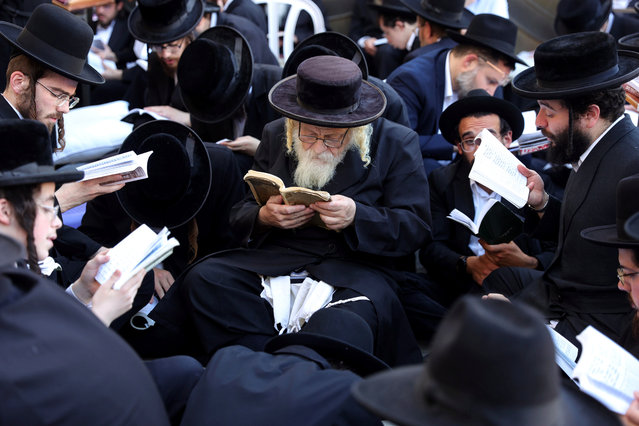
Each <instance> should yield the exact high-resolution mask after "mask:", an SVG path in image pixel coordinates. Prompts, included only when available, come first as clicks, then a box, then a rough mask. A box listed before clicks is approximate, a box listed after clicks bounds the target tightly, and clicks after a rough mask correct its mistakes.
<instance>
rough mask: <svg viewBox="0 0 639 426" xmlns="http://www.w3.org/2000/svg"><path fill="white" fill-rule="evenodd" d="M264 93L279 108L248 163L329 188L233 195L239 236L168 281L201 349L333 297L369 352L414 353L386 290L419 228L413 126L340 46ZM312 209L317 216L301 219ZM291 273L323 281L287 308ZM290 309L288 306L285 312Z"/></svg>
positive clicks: (420, 236) (425, 219) (237, 339)
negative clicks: (236, 245) (316, 198)
mask: <svg viewBox="0 0 639 426" xmlns="http://www.w3.org/2000/svg"><path fill="white" fill-rule="evenodd" d="M269 99H270V102H271V104H272V105H273V107H274V108H275V109H276V110H277V111H279V112H280V113H282V114H283V115H284V116H285V117H286V118H284V119H279V120H276V121H274V122H271V123H269V124H268V125H267V126H266V128H265V130H264V135H263V139H262V143H261V144H260V146H259V148H258V150H257V152H256V155H255V163H254V166H253V168H254V169H255V170H257V171H261V172H267V173H271V174H273V175H276V176H278V177H279V178H280V179H282V181H283V182H284V184H285V185H286V186H287V187H290V186H305V187H310V188H313V189H321V190H323V191H326V192H328V193H329V194H330V196H331V198H330V200H329V201H326V202H316V203H312V204H310V205H309V206H305V205H285V204H283V203H282V197H281V196H280V195H276V196H271V197H270V198H269V199H268V201H267V202H266V204H264V205H260V204H258V203H257V202H256V200H255V199H254V197H253V195H252V194H249V195H248V196H247V197H246V198H245V199H244V200H243V201H241V202H240V203H238V204H236V205H235V207H234V210H233V211H232V213H231V226H232V227H233V229H234V230H235V231H236V233H237V234H238V235H240V236H242V237H243V242H244V245H245V246H246V248H241V249H237V250H230V251H226V252H220V253H217V254H215V255H212V256H211V257H209V258H207V259H205V260H204V261H202V262H200V263H199V264H197V265H196V266H194V267H193V268H192V269H190V270H189V271H187V272H186V273H185V274H184V275H183V276H182V277H181V279H180V280H178V281H176V285H179V286H180V287H178V288H181V290H182V291H181V293H183V294H185V297H186V302H187V304H188V309H189V312H190V314H191V315H192V318H193V320H194V323H195V326H196V330H197V331H198V334H199V338H200V340H201V342H202V343H203V345H204V347H205V350H206V351H207V353H209V354H212V353H213V352H214V351H215V350H217V349H219V348H221V347H224V346H228V345H230V344H242V345H245V346H248V347H250V348H252V349H255V350H261V349H262V348H263V345H264V343H265V342H266V341H267V340H268V339H269V338H270V337H272V336H273V335H275V334H277V333H278V331H279V332H281V333H283V332H284V329H285V328H287V324H288V329H289V330H290V329H291V328H292V329H299V328H300V327H303V325H304V324H305V322H306V320H308V318H309V317H310V315H312V313H313V312H316V311H317V310H319V309H322V308H323V307H324V306H336V307H339V309H346V310H349V311H351V312H354V313H356V314H357V315H359V316H361V317H362V318H363V319H364V320H365V321H366V322H367V323H368V325H369V327H370V328H371V330H372V331H373V334H374V335H375V336H376V339H375V354H376V355H378V356H379V357H380V358H382V359H384V360H385V361H386V362H388V363H389V364H391V365H397V364H402V363H408V362H414V361H415V360H416V359H420V357H421V355H420V353H419V350H418V349H417V347H416V345H415V339H414V337H413V335H412V333H411V332H410V326H409V325H408V323H407V320H406V316H405V314H404V312H403V310H402V309H401V305H400V304H399V301H398V300H397V298H396V295H395V293H394V291H393V288H394V287H395V286H396V281H397V277H398V276H399V273H398V272H396V270H395V268H394V265H395V261H396V259H397V258H398V257H400V256H405V255H408V254H411V253H413V252H414V251H415V250H416V249H417V248H418V247H419V246H420V245H421V244H423V243H424V241H425V240H426V239H427V238H428V237H429V234H430V212H429V208H428V191H427V188H428V182H427V180H426V176H425V174H424V170H423V166H422V162H421V157H420V155H419V146H418V141H417V134H416V133H415V132H413V131H412V130H410V129H408V128H406V127H404V126H400V125H397V124H396V123H393V122H391V121H387V120H386V119H384V118H378V117H380V115H381V114H382V113H383V111H384V108H385V103H386V101H385V98H384V96H383V94H382V93H381V91H380V90H379V89H377V88H376V87H375V86H373V85H371V84H370V83H368V82H367V81H365V80H362V74H361V71H360V69H359V68H358V66H357V65H356V64H354V63H353V62H352V61H350V60H348V59H344V58H341V57H335V56H316V57H312V58H310V59H307V60H306V61H304V62H302V64H301V65H300V66H299V68H298V69H297V74H296V75H294V76H291V77H289V78H286V79H284V80H282V81H281V82H279V83H278V84H277V85H276V86H275V87H274V88H273V90H272V91H271V93H270V95H269ZM416 188H420V190H419V191H417V190H415V189H416ZM424 189H425V190H424ZM315 215H318V217H319V219H321V221H322V222H323V224H324V225H325V226H311V225H309V222H310V221H311V219H312V218H313V217H314V216H315ZM302 280H303V281H307V280H311V281H316V282H318V285H317V286H314V287H313V289H318V288H321V289H323V290H322V291H323V292H324V293H322V295H321V296H320V295H315V294H310V296H308V297H306V298H304V304H303V306H302V309H291V307H293V308H296V306H295V305H296V304H298V302H300V300H299V298H300V297H301V296H299V293H298V296H297V297H298V299H295V298H293V297H291V296H290V295H291V294H292V293H294V292H295V286H296V283H295V282H296V281H297V282H300V281H302ZM282 283H284V284H282ZM326 286H330V288H331V290H330V292H328V297H327V294H326V292H325V290H326ZM282 288H283V289H284V290H283V292H284V299H282V298H281V297H279V296H278V294H279V292H282ZM289 288H290V290H289ZM260 293H262V294H260ZM293 299H295V300H294V301H293ZM289 302H290V306H289ZM293 311H296V312H298V315H296V316H295V317H293V315H292V314H291V318H290V319H289V318H288V314H289V312H293ZM300 311H301V313H300ZM282 318H285V319H284V320H282ZM280 330H281V331H280Z"/></svg>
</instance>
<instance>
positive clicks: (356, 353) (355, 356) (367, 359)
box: [264, 332, 390, 377]
mask: <svg viewBox="0 0 639 426" xmlns="http://www.w3.org/2000/svg"><path fill="white" fill-rule="evenodd" d="M291 346H304V347H307V348H311V349H313V350H314V351H316V352H317V353H319V354H320V355H322V356H323V357H325V358H327V359H333V360H339V361H342V362H343V363H344V364H345V365H347V366H348V367H349V369H351V370H352V371H354V372H355V373H357V374H358V375H360V376H362V377H365V376H368V375H371V374H373V373H376V372H378V371H383V370H388V369H389V368H390V367H389V366H388V364H386V363H385V362H384V361H382V360H381V359H379V358H377V357H375V356H374V355H372V354H370V353H368V352H366V351H363V350H361V349H359V348H358V347H356V346H353V345H351V344H349V343H346V342H344V341H342V340H339V339H334V338H330V337H326V336H324V335H321V334H315V333H307V332H299V333H291V334H283V335H281V336H276V337H274V338H272V339H271V340H269V341H268V342H266V345H265V346H264V352H268V353H274V352H276V351H279V350H281V349H284V348H286V347H291Z"/></svg>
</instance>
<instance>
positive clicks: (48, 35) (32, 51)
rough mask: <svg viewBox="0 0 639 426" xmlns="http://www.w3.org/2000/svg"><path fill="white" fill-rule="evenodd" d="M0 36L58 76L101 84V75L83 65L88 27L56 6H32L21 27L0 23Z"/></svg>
mask: <svg viewBox="0 0 639 426" xmlns="http://www.w3.org/2000/svg"><path fill="white" fill-rule="evenodd" d="M0 35H2V36H3V37H4V38H5V39H7V41H8V42H9V43H11V44H12V45H13V47H15V48H16V49H17V50H18V51H20V52H21V53H24V54H25V55H27V56H29V57H31V58H33V59H34V60H36V61H38V62H40V63H41V64H43V65H44V66H46V67H47V68H49V69H51V70H53V71H55V72H57V73H58V74H61V75H63V76H65V77H68V78H70V79H72V80H76V81H79V82H82V83H90V84H102V83H104V78H103V77H102V75H100V73H99V72H97V71H96V70H95V69H93V68H92V67H91V66H90V65H89V64H88V62H87V55H88V54H89V50H90V49H91V43H92V42H93V31H92V30H91V27H89V25H88V24H87V23H86V22H84V21H83V20H82V19H80V18H79V17H77V16H75V15H73V14H72V13H69V12H67V11H66V10H64V9H62V8H60V7H58V6H54V5H53V4H41V5H40V6H38V7H36V8H35V9H34V10H33V13H32V14H31V17H29V20H28V21H27V23H26V25H25V26H24V28H21V27H19V26H17V25H14V24H11V23H9V22H4V21H0Z"/></svg>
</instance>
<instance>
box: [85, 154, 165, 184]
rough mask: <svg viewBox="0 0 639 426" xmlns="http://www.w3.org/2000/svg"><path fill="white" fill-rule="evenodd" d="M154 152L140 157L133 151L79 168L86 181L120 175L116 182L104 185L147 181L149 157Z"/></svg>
mask: <svg viewBox="0 0 639 426" xmlns="http://www.w3.org/2000/svg"><path fill="white" fill-rule="evenodd" d="M151 154H153V151H147V152H145V153H142V154H140V155H138V154H136V153H135V152H133V151H128V152H125V153H122V154H118V155H114V156H113V157H108V158H104V159H102V160H98V161H94V162H93V163H89V164H85V165H84V166H80V167H78V170H82V171H83V172H84V179H82V180H83V181H85V180H89V179H96V178H100V177H104V176H111V175H119V176H117V177H114V179H115V180H113V181H112V182H109V183H105V184H104V185H117V184H119V183H125V182H133V181H134V180H140V179H146V178H147V177H149V175H148V174H147V166H148V163H149V157H150V156H151Z"/></svg>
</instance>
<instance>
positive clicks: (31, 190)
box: [0, 184, 40, 273]
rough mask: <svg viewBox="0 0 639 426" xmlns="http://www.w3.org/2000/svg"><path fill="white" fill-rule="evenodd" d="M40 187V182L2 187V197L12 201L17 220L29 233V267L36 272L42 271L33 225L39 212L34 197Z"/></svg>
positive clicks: (0, 195)
mask: <svg viewBox="0 0 639 426" xmlns="http://www.w3.org/2000/svg"><path fill="white" fill-rule="evenodd" d="M39 189H40V184H35V185H17V186H8V187H4V188H0V198H5V199H6V200H7V201H8V202H9V203H11V207H12V208H13V213H14V216H15V219H16V221H17V222H18V224H19V225H20V227H21V228H22V229H23V230H24V232H25V233H26V234H27V247H26V249H27V263H28V264H29V268H30V269H31V270H32V271H34V272H36V273H40V267H39V266H38V253H37V251H36V247H35V243H34V241H33V227H34V225H35V218H36V214H37V205H36V202H35V200H34V197H35V194H36V193H37V191H39Z"/></svg>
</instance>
